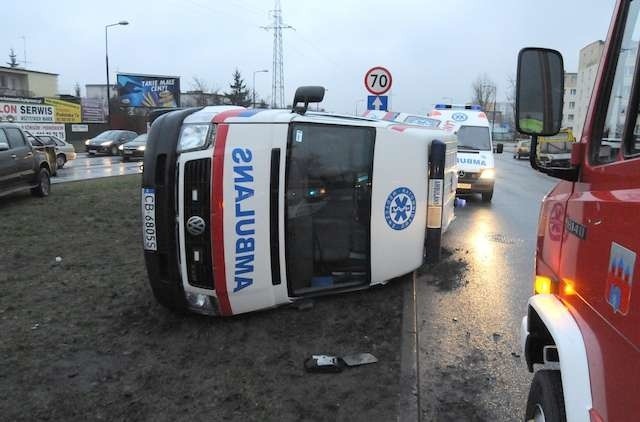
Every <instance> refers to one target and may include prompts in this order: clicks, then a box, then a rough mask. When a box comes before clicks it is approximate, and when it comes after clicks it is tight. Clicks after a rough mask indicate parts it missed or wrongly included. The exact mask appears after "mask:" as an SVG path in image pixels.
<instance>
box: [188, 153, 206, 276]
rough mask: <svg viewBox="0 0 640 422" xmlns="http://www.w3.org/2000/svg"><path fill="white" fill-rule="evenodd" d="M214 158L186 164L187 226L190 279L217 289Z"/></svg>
mask: <svg viewBox="0 0 640 422" xmlns="http://www.w3.org/2000/svg"><path fill="white" fill-rule="evenodd" d="M210 214H211V159H210V158H204V159H199V160H192V161H187V162H186V163H185V165H184V217H183V218H184V221H183V224H184V227H185V230H184V231H185V239H184V240H185V256H186V261H187V262H186V264H187V275H188V282H189V284H191V285H192V286H195V287H201V288H204V289H213V288H214V284H213V267H212V264H211V231H210Z"/></svg>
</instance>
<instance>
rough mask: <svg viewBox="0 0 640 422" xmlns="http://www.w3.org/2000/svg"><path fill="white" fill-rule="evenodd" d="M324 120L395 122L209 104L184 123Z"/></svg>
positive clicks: (387, 124)
mask: <svg viewBox="0 0 640 422" xmlns="http://www.w3.org/2000/svg"><path fill="white" fill-rule="evenodd" d="M292 121H300V122H323V123H333V124H348V125H355V126H371V127H391V126H394V122H389V121H380V120H375V119H370V118H366V117H358V116H350V115H341V114H332V113H320V112H313V111H307V113H305V114H304V115H301V114H298V113H292V112H291V110H280V109H275V110H273V109H250V108H244V107H237V106H208V107H204V108H203V109H202V110H198V111H197V112H195V113H193V114H191V115H189V116H187V118H186V119H185V120H184V123H210V122H214V123H289V122H292ZM395 125H397V124H395Z"/></svg>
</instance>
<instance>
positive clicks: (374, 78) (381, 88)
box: [364, 66, 393, 95]
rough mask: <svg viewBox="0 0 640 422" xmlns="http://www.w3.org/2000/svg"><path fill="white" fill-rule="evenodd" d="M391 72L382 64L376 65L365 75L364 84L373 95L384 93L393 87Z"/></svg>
mask: <svg viewBox="0 0 640 422" xmlns="http://www.w3.org/2000/svg"><path fill="white" fill-rule="evenodd" d="M392 82H393V79H392V78H391V72H389V71H388V70H387V69H385V68H384V67H382V66H376V67H373V68H371V69H369V70H368V71H367V73H366V74H365V75H364V86H365V88H367V91H369V92H370V93H372V94H373V95H382V94H384V93H386V92H387V91H389V90H390V89H391V83H392Z"/></svg>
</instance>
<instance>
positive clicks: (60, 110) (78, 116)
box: [44, 98, 82, 123]
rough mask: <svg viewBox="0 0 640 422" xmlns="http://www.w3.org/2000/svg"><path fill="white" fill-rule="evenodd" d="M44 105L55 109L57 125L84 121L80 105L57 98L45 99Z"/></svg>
mask: <svg viewBox="0 0 640 422" xmlns="http://www.w3.org/2000/svg"><path fill="white" fill-rule="evenodd" d="M44 103H45V104H47V105H50V106H54V107H55V122H56V123H80V122H81V121H82V111H81V108H80V104H77V103H73V102H71V101H65V100H59V99H57V98H45V99H44Z"/></svg>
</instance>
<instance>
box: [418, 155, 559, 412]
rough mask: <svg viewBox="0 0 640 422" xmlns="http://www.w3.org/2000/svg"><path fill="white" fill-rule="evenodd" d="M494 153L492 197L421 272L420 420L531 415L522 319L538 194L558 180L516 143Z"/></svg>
mask: <svg viewBox="0 0 640 422" xmlns="http://www.w3.org/2000/svg"><path fill="white" fill-rule="evenodd" d="M496 158H497V162H496V167H497V169H496V173H497V174H496V187H495V194H494V197H493V202H492V203H491V204H484V203H482V202H481V200H480V198H479V197H477V198H468V202H467V206H466V207H465V208H462V209H456V215H457V217H456V220H455V221H454V223H453V225H452V226H451V228H450V230H449V232H448V233H447V234H446V235H445V239H444V246H445V247H446V248H447V249H448V250H450V251H451V252H453V255H452V256H450V257H448V259H445V260H444V262H442V263H441V264H439V265H438V266H437V267H436V268H435V269H434V270H432V271H428V272H427V273H426V274H423V275H421V276H419V278H418V279H417V285H416V292H417V293H416V295H417V299H416V305H417V323H418V329H419V332H418V342H419V346H420V347H419V352H418V353H419V357H418V365H419V370H418V372H419V384H420V408H421V416H422V417H421V420H422V421H450V420H495V421H513V420H522V419H523V412H524V407H525V404H526V397H527V394H528V390H529V383H530V380H531V375H530V374H529V373H528V371H527V370H526V367H525V364H524V361H523V358H522V357H520V343H519V328H520V321H521V319H522V316H523V315H524V313H525V311H526V303H527V299H528V298H529V296H530V295H531V291H532V281H531V280H532V271H533V256H534V250H535V238H536V230H537V222H538V212H539V207H540V201H541V199H542V197H543V196H544V195H545V194H546V193H547V192H548V191H549V190H550V189H551V187H552V186H553V185H554V184H555V181H554V179H552V178H550V177H547V176H545V175H542V174H540V173H537V172H535V171H533V170H532V169H531V168H530V167H529V163H528V161H526V160H522V161H516V160H514V159H513V158H512V153H511V152H509V151H506V150H505V153H504V154H502V155H496ZM430 273H432V274H439V275H436V276H435V277H434V276H433V275H431V274H430Z"/></svg>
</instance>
